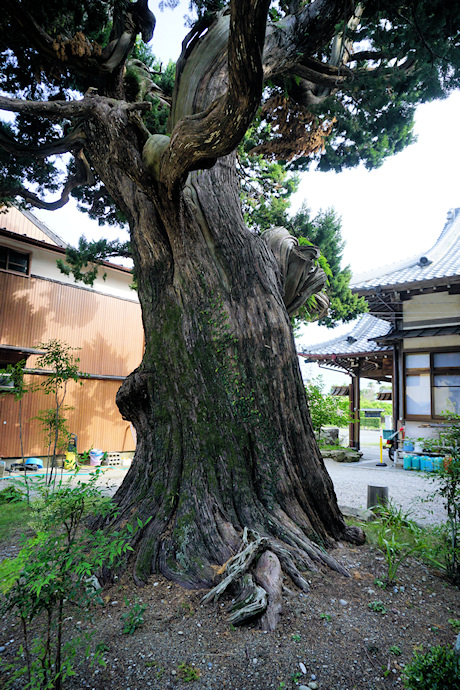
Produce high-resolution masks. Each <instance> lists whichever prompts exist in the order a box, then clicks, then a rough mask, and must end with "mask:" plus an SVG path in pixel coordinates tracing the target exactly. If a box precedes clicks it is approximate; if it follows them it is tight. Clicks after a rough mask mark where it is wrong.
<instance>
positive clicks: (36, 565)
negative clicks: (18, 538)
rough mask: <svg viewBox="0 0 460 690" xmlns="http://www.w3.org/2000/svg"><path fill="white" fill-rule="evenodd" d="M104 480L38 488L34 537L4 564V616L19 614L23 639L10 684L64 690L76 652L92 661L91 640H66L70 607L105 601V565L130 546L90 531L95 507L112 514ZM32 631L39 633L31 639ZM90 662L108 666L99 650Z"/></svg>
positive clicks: (83, 608)
mask: <svg viewBox="0 0 460 690" xmlns="http://www.w3.org/2000/svg"><path fill="white" fill-rule="evenodd" d="M98 475H99V473H98V472H95V473H94V474H93V475H92V476H91V478H90V480H89V482H88V483H81V482H78V483H77V485H76V486H75V487H72V486H71V485H70V483H69V484H63V485H60V486H59V487H58V488H57V489H56V490H55V491H52V490H51V488H50V487H49V486H48V485H47V484H46V483H41V484H40V483H38V484H37V486H36V487H34V488H35V489H36V490H37V491H38V498H37V500H36V501H35V500H34V501H33V502H32V510H33V517H32V519H31V522H30V524H31V525H32V526H33V527H34V529H35V535H34V536H33V537H32V538H30V539H27V540H26V539H25V538H23V540H22V548H21V550H20V552H19V554H18V556H17V557H16V558H13V559H5V560H4V561H2V562H1V563H0V590H1V592H2V594H3V600H2V604H1V607H0V611H1V613H2V614H6V613H13V614H15V615H16V616H17V617H18V619H19V622H20V624H21V628H22V631H23V638H24V639H23V647H21V649H20V652H19V654H18V657H17V659H16V660H15V663H13V664H11V665H10V667H9V670H10V671H11V672H12V673H11V676H10V679H9V681H8V685H7V687H10V686H11V687H14V683H15V681H16V680H17V679H18V678H20V677H22V676H26V678H27V682H28V685H27V687H29V688H37V690H38V689H39V688H45V687H46V688H50V689H51V688H55V689H56V690H61V689H62V688H63V687H65V680H66V678H67V677H69V676H71V675H75V669H74V667H73V659H74V657H75V653H76V649H77V648H78V647H81V646H82V645H84V649H85V650H86V651H85V656H86V657H87V658H90V637H89V636H87V635H83V636H80V637H77V638H75V639H71V640H68V641H67V642H65V643H64V641H63V631H64V628H65V626H66V621H67V620H68V618H67V609H68V607H69V606H74V607H77V608H78V609H79V610H80V612H81V613H82V614H84V613H87V614H88V613H89V612H90V610H91V608H92V607H93V606H95V605H97V604H98V603H101V600H100V599H99V598H98V595H97V587H96V586H95V585H94V584H93V581H94V575H95V574H96V573H97V572H98V571H99V570H100V568H102V566H103V565H104V566H106V567H112V566H114V564H116V562H117V561H118V559H120V558H121V557H122V556H123V554H125V553H126V552H127V551H128V550H130V549H131V547H130V546H129V543H128V539H129V538H130V536H131V535H130V533H129V532H126V533H119V532H111V533H110V534H104V533H103V532H102V531H100V530H98V531H89V530H88V529H87V528H86V527H85V524H84V518H85V516H86V515H87V512H88V511H89V510H90V511H91V512H93V511H96V512H98V513H99V514H102V515H103V516H106V517H107V516H108V515H109V514H110V513H111V512H112V511H113V506H112V504H111V502H110V501H109V500H108V499H106V498H104V497H103V496H102V495H101V493H100V490H99V489H98V488H97V487H96V482H97V480H98ZM142 526H143V525H142V523H141V527H142ZM32 629H33V630H34V633H35V634H36V635H37V636H36V637H35V638H33V639H31V633H32ZM91 659H92V663H94V662H99V663H102V662H101V652H100V650H99V653H96V654H95V655H94V656H91ZM24 660H25V665H24ZM21 664H23V665H22V666H21Z"/></svg>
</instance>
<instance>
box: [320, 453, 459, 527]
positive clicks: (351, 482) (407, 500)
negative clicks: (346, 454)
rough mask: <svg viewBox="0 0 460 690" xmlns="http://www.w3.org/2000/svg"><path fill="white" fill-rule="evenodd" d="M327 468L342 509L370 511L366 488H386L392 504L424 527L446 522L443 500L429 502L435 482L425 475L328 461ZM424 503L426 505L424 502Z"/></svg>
mask: <svg viewBox="0 0 460 690" xmlns="http://www.w3.org/2000/svg"><path fill="white" fill-rule="evenodd" d="M326 468H327V471H328V472H329V474H330V476H331V479H332V481H333V483H334V488H335V492H336V494H337V499H338V502H339V505H340V506H350V507H351V508H366V507H367V487H368V486H386V487H388V496H389V498H390V500H392V501H394V503H395V504H396V505H397V506H398V507H400V508H403V509H404V510H410V511H411V517H412V519H414V520H416V521H417V522H420V523H421V524H439V523H440V522H444V521H445V519H446V511H445V508H444V506H443V503H442V500H441V499H440V498H439V496H437V497H436V498H433V500H430V501H428V502H426V499H427V498H428V496H429V495H430V494H432V493H433V492H434V490H435V487H436V480H435V479H434V478H433V476H432V475H429V474H427V473H425V472H408V471H407V470H400V469H395V468H394V467H386V468H383V469H380V468H378V467H376V466H375V461H373V463H372V464H371V465H369V464H367V463H366V462H361V463H357V464H356V465H355V464H353V465H344V464H342V463H337V462H334V461H333V460H326ZM424 499H425V502H424Z"/></svg>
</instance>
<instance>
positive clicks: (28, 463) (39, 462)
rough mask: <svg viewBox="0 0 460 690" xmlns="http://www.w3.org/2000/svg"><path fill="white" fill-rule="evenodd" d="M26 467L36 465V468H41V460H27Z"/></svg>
mask: <svg viewBox="0 0 460 690" xmlns="http://www.w3.org/2000/svg"><path fill="white" fill-rule="evenodd" d="M26 465H37V467H43V460H40V458H27V460H26Z"/></svg>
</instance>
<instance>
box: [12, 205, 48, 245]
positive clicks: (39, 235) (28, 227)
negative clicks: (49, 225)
mask: <svg viewBox="0 0 460 690" xmlns="http://www.w3.org/2000/svg"><path fill="white" fill-rule="evenodd" d="M0 227H2V228H5V230H9V231H10V232H16V233H17V234H18V235H26V236H27V237H31V238H32V239H34V240H41V241H42V242H48V244H54V245H55V244H56V242H55V241H54V240H53V239H52V238H51V237H50V236H49V235H47V234H46V233H44V232H43V230H40V228H38V227H37V226H36V225H35V224H34V223H32V221H31V220H29V219H28V218H26V217H25V216H24V215H23V214H22V213H21V211H18V209H17V208H14V207H10V208H9V209H8V212H7V213H5V214H2V215H1V216H0Z"/></svg>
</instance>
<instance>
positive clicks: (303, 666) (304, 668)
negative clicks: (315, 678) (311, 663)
mask: <svg viewBox="0 0 460 690" xmlns="http://www.w3.org/2000/svg"><path fill="white" fill-rule="evenodd" d="M299 666H300V670H301V671H302V673H303V674H304V676H305V675H306V674H307V669H306V667H305V664H303V663H302V662H300V664H299Z"/></svg>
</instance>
